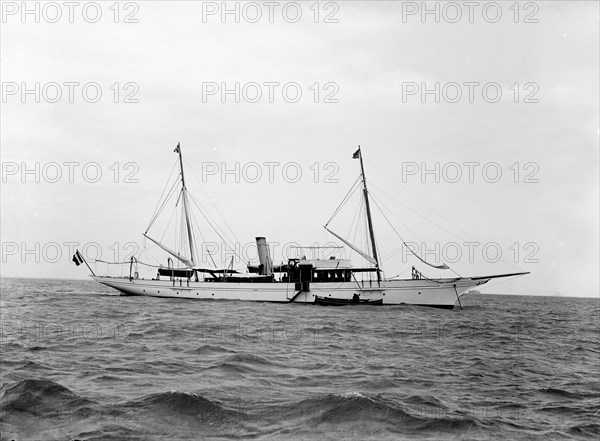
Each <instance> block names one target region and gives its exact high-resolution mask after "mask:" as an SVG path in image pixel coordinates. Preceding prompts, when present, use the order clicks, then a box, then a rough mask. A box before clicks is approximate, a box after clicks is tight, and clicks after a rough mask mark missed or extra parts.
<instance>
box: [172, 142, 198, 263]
mask: <svg viewBox="0 0 600 441" xmlns="http://www.w3.org/2000/svg"><path fill="white" fill-rule="evenodd" d="M174 151H175V152H176V153H178V154H179V168H180V170H181V187H182V188H181V192H182V195H181V196H182V198H181V199H182V201H183V212H184V213H185V225H186V227H187V236H188V242H189V244H190V260H191V262H192V265H194V263H195V260H196V259H195V258H194V238H193V236H192V227H191V224H190V215H189V212H188V200H187V188H186V187H185V178H184V176H183V158H182V157H181V146H180V143H177V147H176V148H175V150H174Z"/></svg>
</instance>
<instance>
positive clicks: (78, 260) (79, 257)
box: [73, 250, 83, 266]
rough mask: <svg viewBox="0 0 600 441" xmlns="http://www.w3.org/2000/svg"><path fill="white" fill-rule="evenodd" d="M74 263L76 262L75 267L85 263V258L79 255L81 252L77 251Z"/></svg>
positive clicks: (74, 255)
mask: <svg viewBox="0 0 600 441" xmlns="http://www.w3.org/2000/svg"><path fill="white" fill-rule="evenodd" d="M73 262H75V265H77V266H79V265H81V264H82V263H83V256H82V255H81V254H79V250H76V251H75V254H73Z"/></svg>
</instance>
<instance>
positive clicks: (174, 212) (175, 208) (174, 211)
mask: <svg viewBox="0 0 600 441" xmlns="http://www.w3.org/2000/svg"><path fill="white" fill-rule="evenodd" d="M176 212H177V207H173V212H172V213H171V217H170V218H169V221H168V222H167V225H166V227H165V231H163V234H162V236H160V240H159V242H162V241H163V239H164V238H165V234H167V230H168V229H169V226H170V225H171V221H172V220H173V216H175V214H176ZM175 223H177V219H175Z"/></svg>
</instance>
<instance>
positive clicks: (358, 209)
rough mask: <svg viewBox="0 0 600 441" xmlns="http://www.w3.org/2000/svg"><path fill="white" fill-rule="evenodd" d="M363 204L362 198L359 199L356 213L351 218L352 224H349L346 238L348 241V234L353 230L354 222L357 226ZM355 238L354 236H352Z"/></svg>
mask: <svg viewBox="0 0 600 441" xmlns="http://www.w3.org/2000/svg"><path fill="white" fill-rule="evenodd" d="M364 202H365V200H364V199H363V198H361V199H360V202H359V204H358V207H356V213H354V217H353V218H352V223H351V224H350V229H349V230H348V235H347V236H346V237H347V238H348V239H349V238H350V234H351V233H352V231H354V230H355V226H354V223H355V222H356V223H357V225H358V220H359V219H360V214H361V213H362V205H363V203H364ZM354 238H356V235H355V236H354Z"/></svg>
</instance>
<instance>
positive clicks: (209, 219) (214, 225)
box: [192, 197, 240, 257]
mask: <svg viewBox="0 0 600 441" xmlns="http://www.w3.org/2000/svg"><path fill="white" fill-rule="evenodd" d="M192 202H193V203H194V205H196V207H197V208H198V211H199V212H200V214H201V215H202V217H204V219H205V220H206V221H207V222H208V224H209V225H210V227H211V228H212V229H213V231H214V232H215V233H217V235H218V236H219V237H220V238H221V240H222V241H223V242H224V243H225V244H227V245H230V244H231V243H235V241H233V240H231V238H230V237H229V236H228V235H227V232H226V231H225V230H223V229H222V228H221V227H220V226H219V224H218V223H217V222H216V221H215V220H214V219H213V218H212V217H211V216H210V215H209V214H208V212H207V211H206V210H203V209H202V207H201V206H200V204H199V203H198V201H197V200H196V198H194V197H192ZM223 236H225V237H226V238H227V239H224V238H223ZM234 236H235V235H234ZM238 243H240V242H239V241H238ZM238 257H239V256H238Z"/></svg>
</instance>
